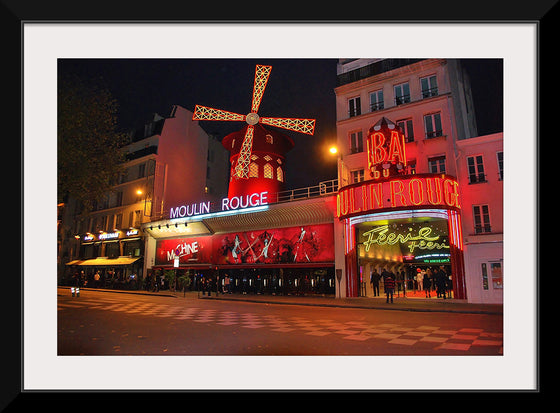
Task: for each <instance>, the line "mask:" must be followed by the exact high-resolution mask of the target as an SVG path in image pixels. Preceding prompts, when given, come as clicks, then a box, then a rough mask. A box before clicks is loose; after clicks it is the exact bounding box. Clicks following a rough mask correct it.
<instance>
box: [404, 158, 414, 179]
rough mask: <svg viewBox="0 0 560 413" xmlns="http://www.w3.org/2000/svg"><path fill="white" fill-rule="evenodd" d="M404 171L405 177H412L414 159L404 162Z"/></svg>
mask: <svg viewBox="0 0 560 413" xmlns="http://www.w3.org/2000/svg"><path fill="white" fill-rule="evenodd" d="M405 171H406V174H407V175H414V174H415V173H416V159H413V160H411V161H407V162H406V166H405Z"/></svg>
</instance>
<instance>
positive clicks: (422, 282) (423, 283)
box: [370, 265, 451, 303]
mask: <svg viewBox="0 0 560 413" xmlns="http://www.w3.org/2000/svg"><path fill="white" fill-rule="evenodd" d="M381 280H383V287H384V290H385V295H386V297H387V300H386V302H387V303H389V300H390V302H391V303H392V302H393V295H394V293H395V287H397V288H398V293H399V294H400V290H401V287H402V289H403V295H404V296H405V297H406V275H405V272H404V271H401V272H397V273H396V274H394V273H393V272H391V271H389V270H388V269H387V268H384V269H383V270H382V271H381V274H379V273H378V272H377V270H376V269H375V268H374V269H373V271H372V272H371V275H370V283H371V284H372V287H373V296H374V297H377V296H379V284H380V282H381ZM415 280H416V285H417V289H418V291H424V293H425V294H426V298H431V290H432V287H435V289H436V293H437V297H438V298H440V297H442V298H444V299H446V298H447V285H448V281H449V277H448V275H447V273H446V272H445V268H444V266H443V265H442V266H440V267H439V268H436V269H434V270H432V269H431V268H427V269H426V270H425V269H424V268H418V269H417V272H416V276H415ZM449 298H451V296H450V295H449Z"/></svg>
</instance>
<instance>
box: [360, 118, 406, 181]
mask: <svg viewBox="0 0 560 413" xmlns="http://www.w3.org/2000/svg"><path fill="white" fill-rule="evenodd" d="M366 143H367V155H368V156H367V160H368V168H369V170H370V174H371V177H372V178H373V179H379V178H387V177H389V176H391V175H396V174H399V173H402V172H403V171H404V169H403V168H404V166H406V152H405V141H404V135H403V133H402V132H401V131H400V128H399V127H398V126H396V125H395V124H394V123H393V122H391V121H390V120H389V119H387V118H381V120H380V121H379V122H377V123H376V124H375V125H374V126H372V127H371V129H370V130H369V134H368V137H367V140H366Z"/></svg>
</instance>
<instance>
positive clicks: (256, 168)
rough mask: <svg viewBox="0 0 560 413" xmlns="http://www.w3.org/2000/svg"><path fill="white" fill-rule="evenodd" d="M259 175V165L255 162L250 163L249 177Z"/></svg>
mask: <svg viewBox="0 0 560 413" xmlns="http://www.w3.org/2000/svg"><path fill="white" fill-rule="evenodd" d="M258 177H259V165H257V164H256V163H255V162H251V164H250V165H249V178H258Z"/></svg>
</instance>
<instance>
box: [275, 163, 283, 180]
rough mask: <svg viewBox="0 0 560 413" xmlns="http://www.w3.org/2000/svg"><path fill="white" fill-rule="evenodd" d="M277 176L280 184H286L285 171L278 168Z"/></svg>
mask: <svg viewBox="0 0 560 413" xmlns="http://www.w3.org/2000/svg"><path fill="white" fill-rule="evenodd" d="M276 176H277V177H278V180H279V181H280V182H284V171H282V168H281V167H278V168H276Z"/></svg>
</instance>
